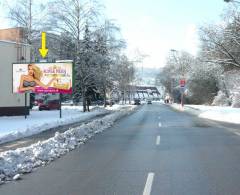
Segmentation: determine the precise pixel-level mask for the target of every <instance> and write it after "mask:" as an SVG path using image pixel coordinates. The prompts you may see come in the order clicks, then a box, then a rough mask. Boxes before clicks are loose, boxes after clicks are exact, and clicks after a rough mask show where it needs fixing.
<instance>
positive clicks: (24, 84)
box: [18, 64, 57, 92]
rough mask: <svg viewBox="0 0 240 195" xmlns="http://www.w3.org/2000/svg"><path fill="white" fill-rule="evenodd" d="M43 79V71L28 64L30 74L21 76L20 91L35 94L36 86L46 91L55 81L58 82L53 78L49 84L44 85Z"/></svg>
mask: <svg viewBox="0 0 240 195" xmlns="http://www.w3.org/2000/svg"><path fill="white" fill-rule="evenodd" d="M41 77H42V71H41V69H40V68H39V67H37V66H36V65H34V64H28V74H27V75H21V78H20V85H19V88H18V89H19V91H20V92H29V91H30V92H34V91H35V87H36V86H40V87H43V88H44V89H47V88H48V87H50V86H51V85H52V83H53V82H54V81H56V80H57V79H56V78H52V79H51V80H50V81H49V82H48V84H46V85H45V84H44V83H42V82H41Z"/></svg>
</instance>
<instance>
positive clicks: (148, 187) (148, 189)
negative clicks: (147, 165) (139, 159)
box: [143, 173, 154, 195]
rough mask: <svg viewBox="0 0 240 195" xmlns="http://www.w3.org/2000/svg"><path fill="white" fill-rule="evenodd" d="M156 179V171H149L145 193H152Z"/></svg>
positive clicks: (148, 194)
mask: <svg viewBox="0 0 240 195" xmlns="http://www.w3.org/2000/svg"><path fill="white" fill-rule="evenodd" d="M153 179H154V173H148V177H147V181H146V184H145V188H144V191H143V195H150V194H151V191H152V184H153Z"/></svg>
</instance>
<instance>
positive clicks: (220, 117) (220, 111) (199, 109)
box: [171, 104, 240, 124]
mask: <svg viewBox="0 0 240 195" xmlns="http://www.w3.org/2000/svg"><path fill="white" fill-rule="evenodd" d="M171 106H172V107H173V108H175V109H178V110H181V109H182V108H181V107H180V106H179V104H173V105H171ZM181 111H186V112H189V113H192V114H195V115H197V116H198V117H201V118H206V119H210V120H215V121H222V122H228V123H235V124H240V109H239V108H232V107H221V106H205V105H185V106H184V109H183V110H181Z"/></svg>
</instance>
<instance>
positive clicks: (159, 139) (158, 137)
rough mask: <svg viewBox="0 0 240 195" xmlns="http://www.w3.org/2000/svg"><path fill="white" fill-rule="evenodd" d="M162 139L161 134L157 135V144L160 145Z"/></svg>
mask: <svg viewBox="0 0 240 195" xmlns="http://www.w3.org/2000/svg"><path fill="white" fill-rule="evenodd" d="M160 141H161V137H160V135H159V136H157V139H156V145H159V144H160Z"/></svg>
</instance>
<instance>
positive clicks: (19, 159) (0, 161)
mask: <svg viewBox="0 0 240 195" xmlns="http://www.w3.org/2000/svg"><path fill="white" fill-rule="evenodd" d="M135 108H136V106H124V107H122V106H119V107H116V109H117V110H118V111H117V112H112V113H111V114H108V115H106V116H104V117H103V118H100V119H95V120H93V121H92V122H89V123H88V124H83V125H81V126H79V127H76V128H72V129H69V130H68V131H65V132H64V133H59V132H56V134H55V136H54V137H52V138H50V139H48V140H46V141H43V142H38V143H36V144H33V145H31V146H28V147H24V148H20V149H16V150H10V151H7V152H2V153H0V184H1V183H4V182H5V181H8V180H13V179H14V180H17V179H19V178H20V177H21V174H24V173H29V172H31V171H32V170H33V169H34V168H36V167H39V166H44V165H46V164H48V163H50V162H51V161H53V160H54V159H56V158H58V157H60V156H62V155H64V154H65V153H67V152H69V151H70V150H73V149H74V148H76V147H78V146H80V145H81V144H84V143H85V142H86V140H87V139H89V138H91V137H92V136H93V135H94V134H97V133H100V132H102V131H103V130H105V129H107V128H109V127H110V126H112V125H113V124H114V122H115V121H116V120H117V119H119V118H121V117H122V116H124V115H127V114H129V113H131V112H132V111H133V110H134V109H135ZM111 109H114V108H113V107H112V108H111Z"/></svg>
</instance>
